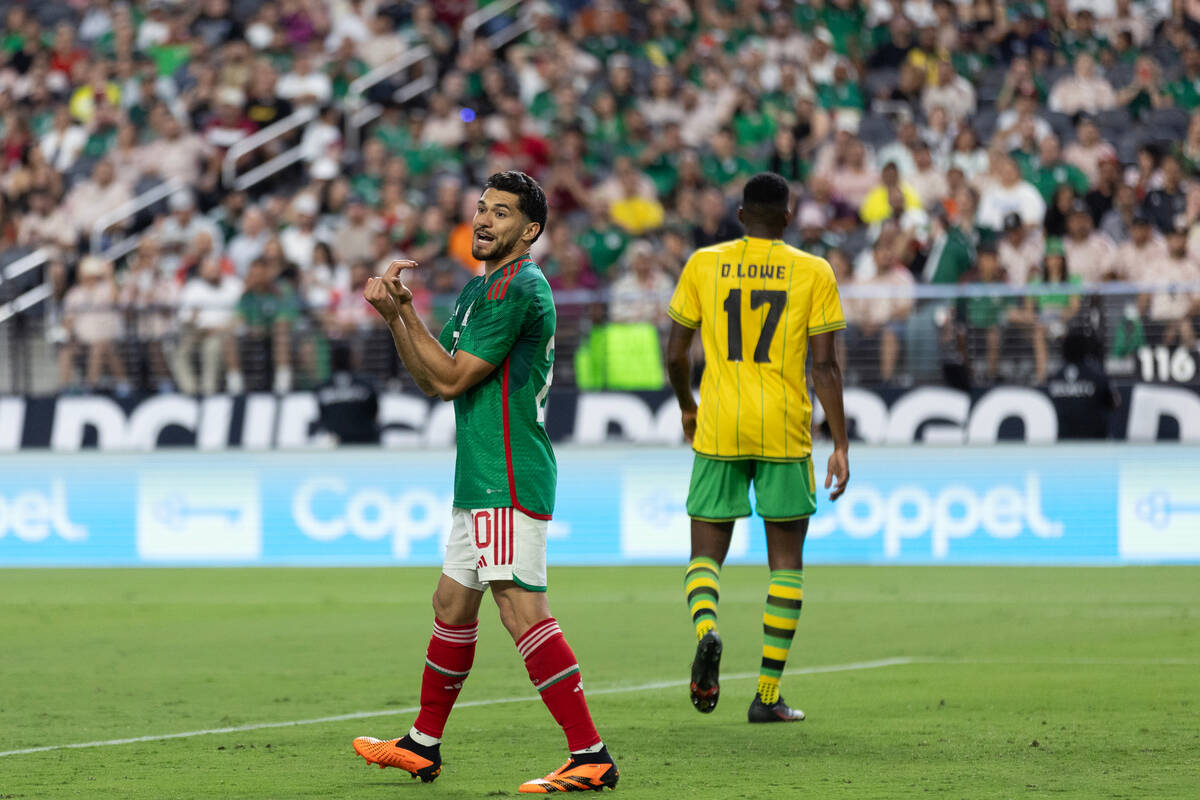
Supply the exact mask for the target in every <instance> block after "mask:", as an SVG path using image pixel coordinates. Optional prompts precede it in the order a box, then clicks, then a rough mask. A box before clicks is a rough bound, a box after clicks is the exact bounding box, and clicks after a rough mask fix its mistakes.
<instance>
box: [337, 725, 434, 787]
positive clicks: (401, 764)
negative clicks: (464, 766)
mask: <svg viewBox="0 0 1200 800" xmlns="http://www.w3.org/2000/svg"><path fill="white" fill-rule="evenodd" d="M354 752H356V753H358V754H359V755H360V756H362V757H363V758H365V759H366V761H367V763H368V764H378V765H379V768H380V769H383V768H384V767H396V768H397V769H402V770H404V771H405V772H407V773H408V774H409V775H412V776H413V777H414V778H420V779H421V780H422V782H424V783H430V782H432V781H433V779H434V778H436V777H437V776H438V775H440V774H441V773H442V755H441V752H440V747H439V746H438V745H434V746H432V747H424V746H422V745H419V744H417V743H416V742H414V741H413V740H412V739H410V738H409V737H408V736H404V737H403V738H400V739H388V740H387V741H384V740H383V739H376V738H375V737H373V736H359V737H358V738H357V739H355V740H354Z"/></svg>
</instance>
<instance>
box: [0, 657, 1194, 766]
mask: <svg viewBox="0 0 1200 800" xmlns="http://www.w3.org/2000/svg"><path fill="white" fill-rule="evenodd" d="M906 664H948V665H952V664H958V665H963V664H967V665H986V664H1025V665H1030V666H1032V665H1036V664H1051V665H1053V664H1060V665H1061V664H1077V665H1080V666H1146V667H1153V666H1200V659H1194V658H1089V657H1086V656H1080V657H1074V656H1064V657H1061V658H1053V657H1051V658H1011V657H1010V658H1006V657H995V658H988V657H984V658H955V657H945V658H943V657H939V656H896V657H893V658H880V659H876V660H874V661H852V662H850V663H848V664H827V665H824V666H817V667H798V668H796V669H789V670H787V671H786V672H785V673H784V674H786V675H821V674H824V673H830V672H857V671H861V670H867V669H880V668H882V667H897V666H903V665H906ZM757 677H758V673H757V672H735V673H732V674H725V675H722V676H721V680H723V681H737V680H746V679H748V678H757ZM689 683H690V681H681V680H673V681H656V682H654V683H639V684H635V685H632V686H607V687H601V688H599V689H587V690H586V691H587V694H588V695H589V696H595V695H601V694H630V693H633V692H649V691H653V690H655V689H675V688H679V687H681V686H687V685H688V684H689ZM538 699H539V698H538V695H536V694H534V695H524V696H521V697H496V698H492V699H490V700H466V701H464V702H461V703H455V704H454V707H455V708H471V707H478V706H498V705H503V704H505V703H531V702H534V701H536V700H538ZM420 710H421V707H420V706H409V707H407V708H387V709H382V710H379V711H354V712H351V713H349V714H335V715H334V716H331V717H315V718H313V719H297V720H287V721H284V722H258V723H255V724H252V725H234V726H231V727H228V728H207V729H204V730H198V731H182V732H180V733H160V734H153V735H150V736H131V737H129V738H127V739H106V740H104V741H97V742H73V743H71V744H51V745H45V746H43V747H27V748H24V749H21V750H4V751H0V758H3V757H5V756H21V755H28V754H31V753H47V752H50V751H51V750H78V749H82V748H89V747H114V746H116V745H122V744H137V743H138V742H162V741H166V740H168V739H188V738H191V737H193V736H209V735H211V734H217V733H245V732H247V731H261V730H268V729H270V728H293V727H296V726H299V725H321V724H324V723H327V722H346V721H348V720H352V719H371V718H374V717H392V716H396V715H399V714H412V713H415V712H417V711H420Z"/></svg>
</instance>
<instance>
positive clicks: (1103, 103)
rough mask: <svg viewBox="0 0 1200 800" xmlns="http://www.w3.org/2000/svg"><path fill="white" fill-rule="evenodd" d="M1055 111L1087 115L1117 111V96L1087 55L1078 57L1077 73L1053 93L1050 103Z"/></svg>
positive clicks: (1076, 63)
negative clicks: (1082, 112) (1109, 110)
mask: <svg viewBox="0 0 1200 800" xmlns="http://www.w3.org/2000/svg"><path fill="white" fill-rule="evenodd" d="M1047 104H1048V105H1049V107H1050V110H1051V111H1057V112H1059V113H1060V114H1077V113H1078V112H1080V111H1087V112H1088V113H1090V114H1095V113H1096V112H1098V111H1105V110H1107V109H1110V108H1115V107H1116V105H1117V93H1116V92H1115V91H1113V87H1112V84H1111V83H1109V82H1108V79H1107V78H1105V77H1104V76H1103V75H1100V74H1098V73H1097V72H1096V62H1095V60H1094V59H1093V58H1092V57H1091V56H1090V55H1088V54H1087V53H1080V54H1079V55H1078V56H1076V57H1075V72H1074V74H1073V75H1068V76H1067V77H1065V78H1061V79H1059V81H1058V83H1056V84H1054V88H1053V89H1051V90H1050V98H1049V100H1048V103H1047Z"/></svg>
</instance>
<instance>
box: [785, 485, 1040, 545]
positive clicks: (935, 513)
mask: <svg viewBox="0 0 1200 800" xmlns="http://www.w3.org/2000/svg"><path fill="white" fill-rule="evenodd" d="M826 507H827V508H830V510H831V511H832V512H833V513H831V514H827V515H821V516H819V517H817V518H816V519H814V520H813V524H812V528H811V530H810V533H809V535H810V536H816V537H821V536H828V535H829V534H831V533H833V532H834V530H841V531H842V532H843V533H845V534H846V535H847V536H849V537H850V538H852V539H870V538H871V537H873V536H878V535H879V534H880V533H882V534H883V553H884V555H885V556H886V557H887V558H897V557H899V555H900V550H901V546H902V543H903V542H904V540H906V539H910V540H911V539H920V538H922V537H924V536H926V535H928V536H929V537H930V549H931V552H932V555H933V557H934V558H945V557H946V556H947V555H949V553H950V542H952V541H953V540H955V539H966V538H969V537H970V536H973V535H975V534H976V533H982V534H983V535H985V536H988V537H990V538H993V539H1013V538H1016V537H1017V536H1019V535H1021V533H1022V532H1023V531H1026V530H1028V531H1029V532H1030V533H1032V534H1033V535H1034V536H1037V537H1038V538H1040V539H1055V538H1058V537H1060V536H1062V534H1063V524H1062V522H1059V521H1056V520H1050V519H1047V518H1046V515H1045V513H1044V512H1043V510H1042V486H1041V481H1040V479H1039V478H1038V476H1037V474H1036V473H1033V472H1029V473H1026V475H1025V485H1024V486H1012V485H1007V486H1006V485H1004V484H1000V485H998V486H994V487H992V488H990V489H988V490H987V491H984V492H979V491H976V490H974V489H972V488H971V487H969V486H964V485H962V484H949V485H947V486H945V487H942V488H941V489H939V490H937V492H936V494H935V493H932V492H930V491H929V490H927V489H926V488H924V487H921V486H916V485H911V484H910V485H902V486H898V487H896V488H895V489H893V490H892V491H890V492H888V493H886V494H885V493H883V492H881V491H879V490H878V489H876V488H875V487H874V486H870V485H867V486H859V487H851V488H850V489H848V490H847V491H846V494H845V496H844V497H842V498H841V499H840V500H838V502H837V503H834V504H833V505H832V507H830V506H826Z"/></svg>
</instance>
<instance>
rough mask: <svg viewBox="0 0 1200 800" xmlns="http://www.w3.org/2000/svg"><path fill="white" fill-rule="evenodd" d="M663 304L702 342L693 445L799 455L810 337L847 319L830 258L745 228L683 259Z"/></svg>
mask: <svg viewBox="0 0 1200 800" xmlns="http://www.w3.org/2000/svg"><path fill="white" fill-rule="evenodd" d="M667 313H668V314H670V316H671V319H673V320H675V321H676V322H678V323H679V324H680V325H686V326H687V327H689V328H693V329H694V328H700V336H701V340H702V341H703V344H704V356H705V362H706V364H705V368H704V378H703V380H701V382H700V411H699V415H698V418H697V421H696V438H695V441H694V442H693V448H694V449H695V451H696V452H697V453H700V454H702V455H705V456H709V457H712V458H722V459H741V458H756V459H762V460H767V461H798V460H801V459H804V458H807V457H808V455H809V454H810V453H811V451H812V438H811V435H810V433H809V427H810V425H811V420H812V403H811V401H810V400H809V398H808V387H807V385H806V383H805V375H804V363H805V361H806V360H807V358H808V337H809V336H812V335H814V334H818V333H826V332H828V331H836V330H839V329H841V328H845V327H846V318H845V317H844V316H843V315H842V304H841V300H840V299H839V297H838V289H837V281H836V280H834V277H833V270H832V269H831V268H830V266H829V262H827V261H825V260H824V259H822V258H817V257H816V256H813V255H810V254H808V253H805V252H804V251H803V250H797V249H796V248H794V247H791V246H789V245H786V244H784V243H783V242H782V241H780V240H778V239H776V240H771V239H757V238H751V237H745V236H744V237H742V238H741V239H737V240H734V241H731V242H722V243H720V244H715V245H713V246H712V247H705V248H703V249H700V250H697V251H696V252H695V253H693V254H692V257H691V258H689V259H688V262H687V264H686V265H684V268H683V274H681V275H680V276H679V285H678V286H676V287H675V295H674V296H673V297H672V298H671V305H670V307H669V308H668V309H667Z"/></svg>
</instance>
